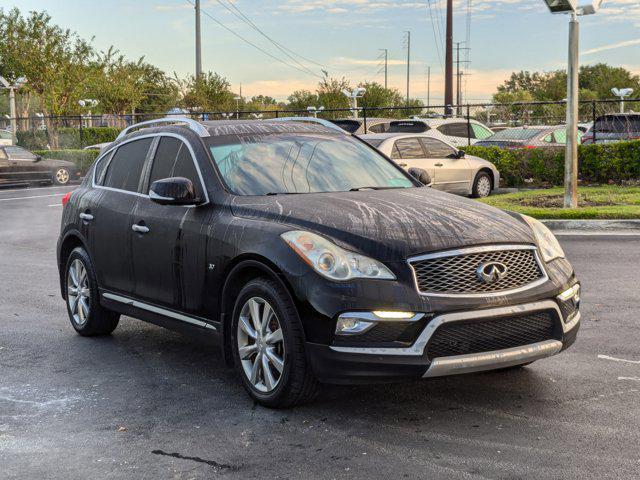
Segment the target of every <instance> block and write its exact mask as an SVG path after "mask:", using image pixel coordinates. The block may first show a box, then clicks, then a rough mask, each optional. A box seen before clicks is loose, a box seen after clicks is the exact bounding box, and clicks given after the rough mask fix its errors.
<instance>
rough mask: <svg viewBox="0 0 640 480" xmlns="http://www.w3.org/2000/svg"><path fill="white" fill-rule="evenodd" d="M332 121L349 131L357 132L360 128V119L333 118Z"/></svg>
mask: <svg viewBox="0 0 640 480" xmlns="http://www.w3.org/2000/svg"><path fill="white" fill-rule="evenodd" d="M332 122H333V123H335V124H336V125H338V126H339V127H340V128H341V129H343V130H346V131H347V132H349V133H355V132H356V131H357V130H358V129H359V128H360V122H359V121H358V120H332Z"/></svg>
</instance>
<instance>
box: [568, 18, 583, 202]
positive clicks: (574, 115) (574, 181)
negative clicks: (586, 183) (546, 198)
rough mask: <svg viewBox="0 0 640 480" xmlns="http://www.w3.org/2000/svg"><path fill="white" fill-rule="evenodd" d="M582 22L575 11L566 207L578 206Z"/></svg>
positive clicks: (571, 29)
mask: <svg viewBox="0 0 640 480" xmlns="http://www.w3.org/2000/svg"><path fill="white" fill-rule="evenodd" d="M579 36H580V24H579V23H578V16H577V15H576V13H575V12H573V13H572V14H571V21H570V22H569V65H568V68H567V144H566V147H565V148H566V150H565V155H564V207H565V208H576V207H577V206H578V65H579V54H578V52H579V50H578V47H579V40H578V39H579Z"/></svg>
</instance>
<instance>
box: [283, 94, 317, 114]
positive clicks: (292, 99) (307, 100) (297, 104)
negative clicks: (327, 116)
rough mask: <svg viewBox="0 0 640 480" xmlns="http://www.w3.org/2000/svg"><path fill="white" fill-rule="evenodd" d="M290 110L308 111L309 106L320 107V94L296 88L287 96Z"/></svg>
mask: <svg viewBox="0 0 640 480" xmlns="http://www.w3.org/2000/svg"><path fill="white" fill-rule="evenodd" d="M287 102H288V103H287V109H288V110H299V111H306V110H307V107H320V106H321V105H320V104H319V99H318V95H316V94H315V93H313V92H311V91H309V90H296V91H295V92H293V93H292V94H291V95H289V98H287Z"/></svg>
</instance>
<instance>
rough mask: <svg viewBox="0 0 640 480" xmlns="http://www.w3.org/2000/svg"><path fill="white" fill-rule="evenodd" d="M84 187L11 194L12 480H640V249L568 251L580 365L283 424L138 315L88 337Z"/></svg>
mask: <svg viewBox="0 0 640 480" xmlns="http://www.w3.org/2000/svg"><path fill="white" fill-rule="evenodd" d="M68 190H69V188H38V189H22V190H0V478H3V479H5V478H8V479H24V478H43V479H44V478H65V479H76V478H77V479H86V478H110V479H120V478H123V479H125V478H126V479H130V478H149V479H157V478H176V479H183V478H184V479H190V478H214V477H218V476H220V477H228V478H430V479H432V478H454V479H455V478H464V479H467V478H492V479H497V478H499V479H519V478H532V479H540V478H563V479H571V478H576V479H578V478H580V479H584V478H601V479H604V478H611V479H624V478H629V479H631V478H634V479H635V478H638V477H640V458H639V457H640V455H639V451H640V450H639V447H638V445H640V330H639V329H638V327H637V324H638V320H639V318H638V317H639V315H638V313H639V312H640V308H639V307H638V300H639V297H640V295H639V293H638V291H639V290H638V285H640V268H639V267H640V260H639V259H640V236H631V235H627V236H578V235H576V236H573V235H568V236H562V237H560V239H561V242H562V244H563V246H564V248H565V251H566V253H567V255H568V256H569V258H570V259H571V260H572V262H573V264H574V266H575V268H576V271H577V272H578V275H579V276H580V278H581V280H582V282H583V323H582V329H581V332H580V335H579V337H578V341H577V343H576V344H575V345H574V346H573V347H572V348H571V349H570V350H568V351H566V352H564V353H563V354H562V355H559V356H556V357H552V358H550V359H546V360H542V361H539V362H537V363H535V364H534V365H532V366H530V367H528V368H526V369H523V370H519V371H504V372H498V373H489V374H477V375H467V376H459V377H450V378H444V379H435V380H430V381H423V382H417V383H410V384H402V385H393V386H388V385H387V386H359V387H327V388H325V389H324V391H323V393H322V394H321V395H320V397H319V398H318V399H317V401H316V402H315V403H314V404H312V405H308V406H304V407H301V408H296V409H293V410H285V411H272V410H267V409H264V408H262V407H259V406H257V405H255V404H254V403H253V402H252V401H251V400H250V399H249V397H248V396H247V395H246V394H245V392H244V391H243V389H242V387H241V385H240V382H239V381H237V379H236V377H235V374H234V372H232V371H230V370H227V369H226V368H225V367H224V366H223V364H222V362H221V360H220V352H219V351H217V350H216V349H212V348H211V347H210V346H207V345H205V344H198V343H197V342H194V341H193V340H191V339H188V338H185V337H182V336H180V335H179V334H176V333H172V332H170V331H167V330H163V329H160V328H158V327H155V326H151V325H147V324H144V323H142V322H138V321H135V320H132V319H129V318H123V320H121V323H120V326H119V327H118V329H117V330H116V331H115V332H114V334H113V335H112V336H110V337H107V338H92V339H88V338H81V337H80V336H78V335H76V334H75V333H74V331H73V329H72V327H71V326H70V324H69V321H68V319H67V314H66V310H65V306H64V303H63V301H62V299H61V298H60V295H59V289H58V281H57V268H56V264H55V242H56V239H57V235H58V229H59V222H60V215H61V211H62V209H61V207H60V199H61V197H62V195H63V194H64V193H65V192H67V191H68Z"/></svg>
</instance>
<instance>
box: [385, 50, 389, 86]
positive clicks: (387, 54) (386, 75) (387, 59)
mask: <svg viewBox="0 0 640 480" xmlns="http://www.w3.org/2000/svg"><path fill="white" fill-rule="evenodd" d="M388 61H389V50H387V49H386V48H385V49H384V88H385V89H386V88H388V87H387V80H388V72H389V63H388Z"/></svg>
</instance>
